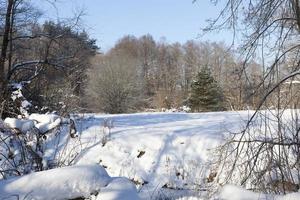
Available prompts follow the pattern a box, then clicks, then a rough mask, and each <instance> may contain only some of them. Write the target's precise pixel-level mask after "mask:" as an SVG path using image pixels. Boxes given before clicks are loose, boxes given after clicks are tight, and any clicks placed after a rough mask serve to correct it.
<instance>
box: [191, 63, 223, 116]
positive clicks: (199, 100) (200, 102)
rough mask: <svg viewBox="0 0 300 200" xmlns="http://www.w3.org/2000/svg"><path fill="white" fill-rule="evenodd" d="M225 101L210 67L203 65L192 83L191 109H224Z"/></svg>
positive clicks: (203, 110)
mask: <svg viewBox="0 0 300 200" xmlns="http://www.w3.org/2000/svg"><path fill="white" fill-rule="evenodd" d="M223 101H224V98H223V94H222V91H221V89H220V87H219V86H218V84H217V82H216V81H215V80H214V78H213V77H212V75H211V72H210V69H209V68H208V67H203V68H202V69H201V70H200V72H198V74H197V76H196V79H195V80H194V81H193V82H192V84H191V94H190V98H189V103H190V107H191V109H192V110H193V111H197V112H205V111H219V110H224V107H223Z"/></svg>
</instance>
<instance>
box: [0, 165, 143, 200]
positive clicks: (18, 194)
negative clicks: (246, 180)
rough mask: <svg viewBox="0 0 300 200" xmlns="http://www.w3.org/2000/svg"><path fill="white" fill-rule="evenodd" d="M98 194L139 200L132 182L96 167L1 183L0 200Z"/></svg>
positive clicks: (37, 174)
mask: <svg viewBox="0 0 300 200" xmlns="http://www.w3.org/2000/svg"><path fill="white" fill-rule="evenodd" d="M102 189H103V191H102ZM98 193H100V194H99V195H98V196H100V197H99V198H100V199H106V200H117V199H120V197H122V196H124V197H126V198H125V199H131V200H135V199H139V198H138V196H137V192H136V188H135V186H134V185H133V184H132V183H131V182H130V181H129V180H128V179H125V178H111V177H110V176H109V175H108V174H107V172H106V171H105V169H104V168H103V167H101V166H99V165H96V164H94V165H75V166H70V167H63V168H57V169H51V170H47V171H42V172H35V173H31V174H28V175H24V176H21V177H16V178H12V179H9V180H2V181H0V199H36V200H39V199H40V200H52V199H73V198H78V197H89V196H90V195H91V194H98ZM102 197H103V198H102ZM121 199H123V198H121Z"/></svg>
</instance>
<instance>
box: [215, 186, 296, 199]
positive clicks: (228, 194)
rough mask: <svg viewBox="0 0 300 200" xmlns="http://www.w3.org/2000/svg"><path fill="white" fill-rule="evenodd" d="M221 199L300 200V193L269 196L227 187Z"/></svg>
mask: <svg viewBox="0 0 300 200" xmlns="http://www.w3.org/2000/svg"><path fill="white" fill-rule="evenodd" d="M220 199H223V200H299V199H300V192H298V193H290V194H287V195H275V196H274V195H267V194H263V193H256V192H252V191H249V190H246V189H244V188H241V187H239V186H235V185H225V186H224V187H223V188H222V190H221V192H220Z"/></svg>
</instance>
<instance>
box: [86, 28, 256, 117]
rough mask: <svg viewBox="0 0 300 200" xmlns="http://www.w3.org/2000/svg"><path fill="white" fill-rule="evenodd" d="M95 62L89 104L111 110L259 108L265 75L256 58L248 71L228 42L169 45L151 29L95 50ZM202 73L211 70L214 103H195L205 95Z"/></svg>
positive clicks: (91, 77)
mask: <svg viewBox="0 0 300 200" xmlns="http://www.w3.org/2000/svg"><path fill="white" fill-rule="evenodd" d="M91 66H92V67H91V68H90V69H89V70H88V73H87V75H88V81H87V86H86V90H85V91H86V94H85V95H86V98H88V99H89V100H88V102H90V103H89V105H88V106H89V107H90V108H93V109H96V110H98V111H105V112H110V113H121V112H133V111H137V110H143V109H145V108H148V109H162V108H166V109H171V108H179V107H182V106H188V107H191V108H192V110H193V111H216V110H231V109H235V110H241V109H246V108H249V107H250V108H254V107H255V106H256V104H257V102H258V99H257V97H254V96H251V92H252V91H254V90H255V89H256V86H257V85H256V84H257V83H259V82H260V80H261V77H262V71H261V66H259V65H258V64H257V63H255V62H254V61H253V62H252V68H250V69H249V70H247V74H246V73H245V72H244V71H243V61H242V60H239V59H238V57H237V54H236V53H235V52H234V51H232V50H229V47H228V46H226V45H225V44H224V43H221V42H220V43H216V42H198V41H193V40H190V41H187V42H186V43H185V44H180V43H173V44H170V43H167V42H166V41H164V40H161V41H155V40H154V39H153V37H152V36H151V35H149V34H148V35H144V36H141V37H139V38H137V37H135V36H130V35H129V36H124V37H123V38H121V39H120V40H119V41H118V42H117V43H116V44H115V46H114V47H113V48H112V49H110V50H109V51H108V52H107V53H105V54H98V55H96V56H95V57H94V58H93V59H92V60H91ZM202 69H207V70H209V72H204V71H203V70H202ZM201 72H202V75H203V73H209V76H211V77H208V78H211V79H212V80H211V81H212V82H214V83H213V86H212V85H208V86H204V87H206V89H207V90H215V92H213V93H216V94H212V95H213V96H214V99H209V100H208V101H211V103H209V102H206V104H213V106H211V105H207V106H204V104H203V105H202V106H200V104H199V105H198V106H196V105H195V99H196V98H205V94H204V93H202V94H201V93H199V92H198V93H197V91H196V90H193V84H194V83H195V82H196V81H200V82H201V81H203V80H197V79H199V78H200V79H201V77H203V76H201ZM199 73H200V75H199ZM209 87H213V88H209ZM208 93H209V91H208ZM192 99H194V100H192ZM213 102H215V103H213ZM212 107H214V108H213V109H211V108H212Z"/></svg>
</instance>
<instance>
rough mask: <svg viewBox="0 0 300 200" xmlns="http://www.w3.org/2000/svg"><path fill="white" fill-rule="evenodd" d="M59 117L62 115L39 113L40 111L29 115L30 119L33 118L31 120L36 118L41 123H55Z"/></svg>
mask: <svg viewBox="0 0 300 200" xmlns="http://www.w3.org/2000/svg"><path fill="white" fill-rule="evenodd" d="M58 118H60V116H58V115H56V114H38V113H32V114H31V115H30V116H29V119H31V120H35V121H37V122H39V123H45V124H50V123H53V122H55V120H57V119H58Z"/></svg>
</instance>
